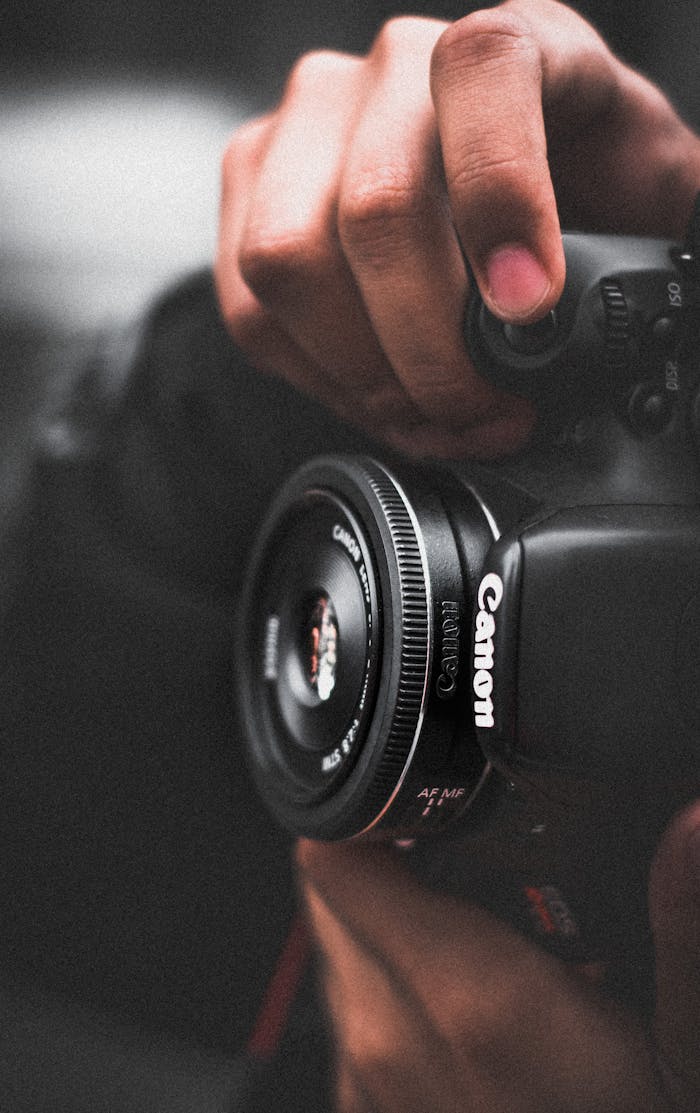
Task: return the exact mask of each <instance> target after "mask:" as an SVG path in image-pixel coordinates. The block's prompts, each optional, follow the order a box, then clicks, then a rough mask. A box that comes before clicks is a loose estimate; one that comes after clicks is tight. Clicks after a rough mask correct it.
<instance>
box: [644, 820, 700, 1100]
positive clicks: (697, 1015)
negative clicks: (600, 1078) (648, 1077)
mask: <svg viewBox="0 0 700 1113" xmlns="http://www.w3.org/2000/svg"><path fill="white" fill-rule="evenodd" d="M650 915H651V925H652V930H653V933H654V940H655V944H656V980H657V1009H656V1021H655V1027H656V1038H657V1047H658V1051H659V1057H660V1059H659V1064H660V1068H661V1071H662V1075H663V1079H664V1082H665V1084H666V1088H667V1091H668V1095H669V1097H670V1098H671V1100H672V1102H673V1108H674V1109H678V1111H679V1113H685V1111H686V1110H687V1111H688V1113H690V1111H691V1110H693V1111H696V1110H697V1109H698V1108H700V801H696V802H695V804H693V805H692V806H691V807H690V808H688V809H687V810H686V811H684V812H682V813H681V814H680V815H679V816H677V817H676V819H675V820H674V821H673V823H672V824H671V826H670V827H669V828H668V830H667V831H666V834H665V835H664V837H663V839H662V842H661V845H660V846H659V849H658V851H657V853H656V857H655V859H654V862H653V865H652V869H651V878H650Z"/></svg>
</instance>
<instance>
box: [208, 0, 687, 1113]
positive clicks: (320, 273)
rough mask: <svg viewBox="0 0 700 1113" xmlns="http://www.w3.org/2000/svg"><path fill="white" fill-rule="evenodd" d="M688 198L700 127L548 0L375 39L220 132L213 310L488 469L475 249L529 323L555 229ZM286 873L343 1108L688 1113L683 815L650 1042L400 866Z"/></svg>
mask: <svg viewBox="0 0 700 1113" xmlns="http://www.w3.org/2000/svg"><path fill="white" fill-rule="evenodd" d="M699 188H700V141H699V140H698V138H697V136H695V135H694V134H693V133H692V132H691V131H690V130H689V129H688V128H687V127H686V126H685V125H684V124H683V123H682V121H681V120H680V119H679V118H678V117H677V115H676V114H675V112H674V111H673V109H672V107H671V106H670V105H669V103H668V102H667V100H666V99H665V98H664V97H663V96H662V94H661V93H660V92H659V91H658V90H657V89H656V88H655V87H654V86H653V85H652V84H650V83H649V82H648V81H646V80H645V79H644V78H642V77H641V76H639V75H638V74H636V73H635V72H634V71H632V70H630V69H629V68H628V67H626V66H625V65H623V64H622V62H620V61H619V60H618V59H616V58H615V57H614V56H613V55H612V54H611V52H610V51H609V50H608V48H607V47H606V45H605V44H604V43H603V41H602V40H601V39H600V37H599V36H598V35H597V34H596V32H595V31H594V30H593V29H592V28H591V27H590V26H589V25H588V24H586V23H585V22H584V21H583V20H582V19H581V18H580V17H579V16H577V15H576V14H575V13H573V12H572V11H570V10H569V9H567V8H566V7H564V6H563V5H560V4H557V3H554V2H553V0H509V2H508V3H505V4H502V5H501V6H500V7H497V8H493V9H490V10H488V11H482V12H477V13H474V14H472V15H469V16H467V17H466V18H464V19H462V20H459V21H458V22H456V23H454V24H451V25H447V24H444V23H441V22H438V21H435V20H424V19H413V18H401V19H396V20H392V21H391V22H390V23H388V24H387V25H386V26H385V27H384V29H383V30H382V32H381V33H380V35H379V36H378V38H377V40H376V42H375V43H374V45H373V47H372V49H371V50H370V52H369V54H368V55H367V56H366V57H364V58H356V57H347V56H343V55H339V54H332V53H316V54H312V55H308V56H306V57H305V58H302V59H301V61H300V62H299V63H298V65H297V66H296V68H295V69H294V71H293V72H292V74H291V76H290V78H289V82H288V84H287V88H286V90H285V93H284V96H283V98H282V101H281V103H280V105H279V106H278V107H277V108H276V109H275V111H274V112H271V113H270V114H269V115H267V116H265V117H263V118H262V119H259V120H256V121H253V122H252V123H250V124H248V125H246V126H245V127H244V128H243V129H242V130H241V131H239V132H238V133H237V134H236V135H235V136H234V137H233V139H232V141H231V144H230V146H229V148H228V150H227V152H226V156H225V160H224V170H223V195H222V206H221V225H220V237H219V247H218V256H217V261H216V267H215V277H216V283H217V289H218V294H219V299H220V304H221V309H222V313H223V315H224V318H225V320H226V322H227V324H228V327H229V328H230V331H231V333H232V335H233V337H234V338H235V339H236V341H237V342H238V344H239V345H240V346H241V348H242V349H243V350H244V351H245V352H246V353H247V355H248V357H249V358H250V360H251V361H252V362H253V363H254V364H255V365H256V366H258V367H259V368H260V369H261V370H263V371H265V372H269V373H272V374H275V375H279V376H281V377H283V378H285V379H286V380H288V381H289V382H290V383H292V384H293V385H294V386H296V387H298V388H299V389H301V390H302V391H305V392H307V393H309V394H311V395H313V396H315V397H317V398H318V399H320V400H321V401H323V402H324V403H325V404H326V405H328V406H329V407H330V408H331V409H333V410H334V411H335V412H336V413H338V414H339V415H340V416H341V417H343V418H345V419H347V420H350V421H354V422H356V423H357V424H359V425H361V426H362V427H363V428H365V429H366V430H368V431H369V432H371V433H373V434H374V435H376V436H377V437H379V438H380V439H383V440H384V441H385V442H387V443H388V444H390V445H391V446H393V447H396V448H399V449H401V450H403V451H406V452H409V453H413V454H415V455H417V456H422V455H426V454H431V455H442V456H446V457H464V456H476V457H482V458H489V457H493V456H497V455H500V454H503V453H505V452H510V451H513V450H514V449H517V448H518V447H520V446H521V445H523V444H524V443H525V442H526V440H527V437H528V435H529V434H530V432H531V430H532V426H533V421H534V415H533V413H532V411H531V409H530V408H529V407H528V405H527V404H526V403H524V402H522V401H521V400H517V399H514V398H511V397H508V396H506V395H503V394H501V393H499V392H497V391H496V390H494V389H493V388H492V387H491V386H489V385H487V384H486V383H484V382H483V381H481V380H480V379H479V377H478V376H477V375H476V372H475V371H474V368H473V366H472V364H471V363H470V360H469V356H468V354H467V352H466V351H465V350H464V345H463V342H462V336H461V321H462V315H463V311H464V304H465V299H466V297H467V294H468V280H467V273H466V269H465V265H464V261H463V260H464V256H465V255H466V256H467V257H468V259H469V261H470V264H471V266H472V268H473V271H474V274H475V275H476V279H477V281H478V283H479V286H480V289H481V292H482V294H483V296H484V298H485V300H486V302H487V303H488V305H489V306H490V308H491V309H492V310H493V311H494V312H495V313H497V314H498V315H499V316H501V317H502V318H503V319H505V320H510V321H515V322H520V323H526V322H530V321H533V320H536V319H537V318H538V317H540V316H542V315H544V314H545V313H546V312H547V311H548V310H549V309H551V308H552V307H553V306H554V305H555V304H556V302H557V299H558V297H559V295H560V293H561V290H562V286H563V282H564V277H565V274H564V259H563V254H562V248H561V239H560V226H564V227H567V226H568V227H576V228H582V229H587V230H596V231H600V230H612V231H618V232H637V233H655V234H663V235H671V236H676V237H680V236H681V235H682V234H683V232H684V229H685V225H686V223H687V220H688V217H689V214H690V211H691V207H692V203H693V200H694V197H695V194H696V192H697V190H698V189H699ZM298 867H299V873H300V879H301V886H302V890H303V893H304V896H305V900H306V903H307V907H308V910H309V915H310V920H311V923H312V926H313V929H314V932H315V935H316V939H317V941H318V945H319V949H320V952H321V954H322V956H323V960H324V962H323V971H324V973H323V977H324V985H325V989H326V993H327V998H328V1003H329V1009H330V1014H331V1018H332V1022H333V1026H334V1029H335V1034H336V1046H337V1064H338V1074H337V1078H338V1083H337V1093H338V1107H339V1109H340V1110H342V1111H343V1113H394V1111H396V1113H424V1111H425V1110H428V1109H429V1110H431V1111H432V1113H455V1111H457V1110H459V1111H460V1113H691V1111H692V1113H696V1111H697V1109H698V1108H700V1052H699V1048H698V1038H697V1032H698V1027H699V1025H700V973H699V964H698V955H699V954H700V804H696V805H694V806H693V807H691V808H690V809H688V810H687V811H686V812H684V813H683V814H682V815H681V816H679V817H677V818H676V819H675V820H674V821H673V823H672V824H671V826H670V827H669V829H668V831H667V833H666V835H665V837H664V839H663V841H662V843H661V846H660V847H659V851H658V853H657V856H656V859H655V862H654V866H653V868H652V872H651V877H650V890H649V899H650V914H651V922H652V926H653V930H654V938H655V944H656V969H657V982H658V987H657V988H658V993H657V1011H656V1016H655V1019H654V1022H653V1025H652V1026H651V1028H650V1029H646V1028H645V1027H643V1026H642V1024H641V1023H640V1021H639V1020H638V1019H637V1018H636V1017H635V1016H633V1015H631V1014H629V1013H627V1012H625V1011H624V1010H623V1009H622V1008H621V1007H619V1006H618V1005H616V1004H614V1003H613V1002H611V1001H610V1000H608V999H607V998H606V997H605V995H604V993H603V992H602V990H601V989H600V988H598V987H597V986H596V985H595V984H594V982H593V981H592V980H591V979H590V978H587V977H585V976H584V974H583V973H582V972H579V971H576V970H573V969H571V968H568V967H566V966H565V965H564V964H562V963H560V962H558V961H557V960H555V959H553V958H551V957H548V956H546V955H545V954H544V953H542V952H540V951H539V950H538V949H537V948H535V947H534V946H532V945H531V944H529V943H528V942H526V941H525V940H524V939H522V938H520V937H519V936H518V935H516V934H515V933H514V932H512V931H511V930H510V929H509V928H507V927H505V926H504V925H503V924H500V923H499V922H498V921H496V920H495V919H493V918H492V917H490V916H489V915H488V914H486V913H484V912H483V911H481V910H479V909H477V908H475V907H470V906H468V905H465V904H455V903H454V902H452V901H451V900H450V899H449V898H447V897H441V896H435V895H433V894H430V895H428V893H426V892H425V891H424V890H423V889H422V888H421V887H420V886H419V885H418V884H417V883H416V881H415V880H413V879H412V878H411V877H410V876H408V874H407V873H406V872H405V869H404V866H403V865H402V862H401V860H400V857H399V856H397V855H396V854H395V853H394V852H393V851H392V850H390V849H387V848H383V849H382V848H377V847H367V846H364V847H363V846H358V845H345V846H337V845H335V846H329V845H325V844H312V843H301V844H300V847H299V851H298ZM407 925H410V930H407Z"/></svg>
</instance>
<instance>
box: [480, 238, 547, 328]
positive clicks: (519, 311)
mask: <svg viewBox="0 0 700 1113" xmlns="http://www.w3.org/2000/svg"><path fill="white" fill-rule="evenodd" d="M486 281H487V283H488V293H489V298H490V301H491V305H492V307H493V308H494V310H495V311H496V313H497V314H498V316H499V317H504V318H505V319H507V320H519V319H522V318H526V317H529V316H531V315H533V314H534V313H535V312H536V310H537V308H538V306H540V305H541V304H542V302H543V301H544V299H545V298H546V296H547V294H548V293H549V291H550V289H551V285H552V284H551V282H550V280H549V276H548V275H547V272H546V271H545V269H544V267H543V266H542V264H541V263H540V262H539V260H537V259H536V258H535V256H534V255H533V253H532V252H531V251H530V249H529V248H527V247H525V246H523V245H522V244H517V243H515V244H506V245H505V246H504V247H498V248H496V250H495V251H494V252H493V253H492V254H491V255H490V256H489V257H488V259H487V261H486Z"/></svg>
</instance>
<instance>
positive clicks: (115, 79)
mask: <svg viewBox="0 0 700 1113" xmlns="http://www.w3.org/2000/svg"><path fill="white" fill-rule="evenodd" d="M474 6H476V5H474ZM578 7H579V9H580V10H581V11H582V12H583V14H585V15H586V16H588V17H589V18H590V19H592V20H593V21H594V22H595V23H596V24H597V26H598V27H599V28H600V29H601V30H602V31H603V33H604V34H605V35H606V37H607V38H608V39H609V40H610V41H611V42H612V44H613V45H614V46H615V48H616V49H617V51H618V52H619V53H620V54H622V55H623V56H624V57H626V58H627V59H629V60H630V61H631V62H633V63H635V64H636V65H637V66H638V67H641V68H642V69H643V70H645V71H646V72H647V73H649V74H650V76H652V77H654V78H655V79H656V80H657V81H659V82H660V83H661V84H662V85H663V86H664V87H665V88H666V90H667V91H668V92H669V94H670V96H671V97H672V99H673V100H674V102H675V103H676V104H677V105H678V107H679V108H680V109H681V111H682V112H683V113H684V114H685V116H686V117H687V118H688V119H689V120H691V121H695V122H698V121H700V80H699V79H698V76H697V75H698V72H699V71H698V60H699V50H700V7H698V5H697V3H696V2H695V0H676V3H675V4H674V5H673V6H672V7H671V6H667V5H660V4H658V3H652V2H651V0H628V2H627V3H619V2H617V3H608V2H605V0H585V2H581V3H580V4H578ZM407 10H408V11H411V12H413V13H415V14H425V15H433V16H437V17H441V18H445V19H454V18H457V17H459V16H460V15H463V14H464V13H465V12H466V11H467V10H468V7H467V6H465V5H462V4H458V3H449V2H446V0H435V2H434V3H426V2H422V3H418V4H413V5H411V6H410V8H409V9H402V8H401V7H399V6H397V5H394V4H388V3H384V2H381V0H376V2H372V0H352V2H349V0H345V2H337V3H333V4H323V3H320V2H319V0H311V2H308V0H307V2H306V3H304V4H297V5H292V4H281V3H272V4H257V3H254V2H252V0H245V2H240V0H233V2H232V0H228V2H226V3H224V2H223V0H208V3H206V4H204V5H193V4H187V3H184V2H183V0H167V2H166V0H149V2H148V3H144V2H143V0H23V2H20V3H18V4H16V5H14V6H13V7H11V8H10V6H7V7H6V9H5V14H4V17H3V24H4V26H3V27H2V34H1V35H0V74H1V75H2V76H0V244H1V255H0V313H1V314H2V316H3V319H4V321H5V323H7V321H8V319H12V320H15V321H17V320H22V319H24V318H27V317H30V318H33V319H34V320H36V319H37V318H39V319H41V320H44V321H45V322H46V324H47V325H48V326H49V327H50V328H51V329H52V330H54V329H58V330H60V331H63V330H66V331H73V330H75V329H76V328H77V329H82V328H92V327H94V326H95V325H99V324H101V323H104V322H106V321H109V320H110V319H121V318H123V317H125V316H131V315H132V314H133V313H135V312H138V311H139V310H140V309H141V308H142V307H143V306H144V303H146V302H147V301H148V300H149V298H151V297H152V296H153V294H154V293H155V292H156V291H158V290H159V289H160V288H162V287H163V285H164V284H166V283H167V282H168V281H169V280H171V279H172V278H174V277H177V276H178V275H180V274H181V273H183V272H185V271H188V270H190V269H191V268H193V267H197V266H199V265H202V264H206V263H208V262H210V261H211V258H212V251H213V245H214V238H215V230H216V220H217V205H218V183H219V165H220V159H221V154H222V152H223V150H224V147H225V144H226V140H227V137H228V135H229V133H230V132H231V131H232V130H233V129H234V127H235V126H236V125H237V124H238V123H239V122H240V121H241V120H242V119H243V118H245V117H246V116H248V115H250V114H251V113H253V112H254V111H256V110H259V109H260V108H263V107H265V106H266V105H269V104H271V103H273V102H274V101H275V100H276V99H277V97H278V95H279V93H280V90H281V87H282V84H283V81H284V76H285V74H286V72H287V71H288V69H289V67H290V66H291V64H292V63H293V61H294V59H295V58H296V57H297V55H299V54H300V53H302V52H303V51H305V50H308V49H309V48H312V47H321V46H322V47H332V48H335V49H338V50H348V51H364V50H366V48H367V47H368V46H369V44H370V42H371V41H372V38H373V36H374V35H375V33H376V31H377V29H378V28H379V26H380V25H381V23H382V22H383V21H384V20H385V19H387V18H388V17H390V16H391V15H394V14H398V13H400V12H403V13H405V12H406V11H407Z"/></svg>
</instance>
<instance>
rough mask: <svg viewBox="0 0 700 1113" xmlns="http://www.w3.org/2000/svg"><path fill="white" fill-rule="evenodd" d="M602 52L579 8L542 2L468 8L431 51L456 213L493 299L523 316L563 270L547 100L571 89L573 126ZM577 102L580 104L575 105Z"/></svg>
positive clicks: (544, 299) (550, 298)
mask: <svg viewBox="0 0 700 1113" xmlns="http://www.w3.org/2000/svg"><path fill="white" fill-rule="evenodd" d="M608 58H609V52H608V51H607V48H606V47H605V44H604V43H603V42H602V40H601V39H600V38H599V36H598V35H597V34H596V33H595V32H594V31H593V29H592V28H591V27H589V25H588V24H586V23H585V22H584V21H583V20H582V19H580V17H578V16H576V15H575V14H574V13H572V12H570V11H569V10H568V9H565V8H563V7H562V6H561V5H559V4H556V3H551V2H549V0H544V2H543V3H540V4H537V3H536V4H532V3H531V4H529V5H528V7H527V9H524V8H523V6H522V5H521V4H519V3H518V2H517V0H515V2H514V3H510V4H506V5H503V6H502V7H500V8H495V9H489V10H487V11H481V12H475V13H473V14H472V15H469V16H467V17H465V18H464V19H462V20H459V21H458V22H457V23H455V24H452V25H451V26H450V27H449V28H448V29H447V31H445V33H444V34H443V35H442V36H441V38H440V40H439V41H438V43H437V44H436V47H435V49H434V51H433V56H432V66H431V92H432V96H433V102H434V105H435V110H436V114H437V119H438V127H439V132H440V139H441V145H442V156H443V163H444V167H445V173H446V178H447V187H448V192H449V195H450V201H451V205H452V211H453V215H454V219H455V223H456V226H457V230H458V232H459V235H460V239H461V241H462V246H463V248H464V250H465V252H466V254H467V256H468V258H469V261H470V263H471V265H472V267H473V269H474V272H475V275H476V278H477V281H478V283H479V287H480V289H481V292H482V294H483V296H484V298H485V300H486V302H487V304H488V305H489V307H490V308H491V309H492V310H493V311H494V312H496V313H497V314H498V315H499V316H502V317H504V318H507V319H511V320H518V321H530V320H535V319H536V318H537V317H538V316H542V315H544V313H545V312H547V311H548V310H549V309H551V308H552V307H553V306H554V304H555V303H556V301H557V300H558V298H559V296H560V294H561V291H562V288H563V284H564V274H565V264H564V255H563V250H562V245H561V234H560V229H559V219H558V214H557V205H556V199H555V195H554V187H553V185H552V179H551V175H550V170H549V164H548V161H547V135H546V129H545V119H544V107H543V104H544V102H545V101H546V100H548V99H555V98H557V97H561V96H562V95H563V93H564V91H565V90H567V91H568V100H570V101H571V102H573V103H572V107H571V108H570V109H569V107H568V102H567V111H570V114H571V121H568V124H569V126H570V127H572V128H575V127H576V126H577V124H580V123H581V121H582V119H583V118H584V116H585V103H584V102H586V101H587V100H588V99H590V100H591V104H592V106H593V105H594V104H595V105H598V104H600V101H601V98H602V97H604V96H605V95H606V90H607V88H608V86H609V81H606V80H605V77H606V76H607V75H608V73H609V70H610V68H611V67H610V66H609V63H608ZM582 108H583V112H582Z"/></svg>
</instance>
